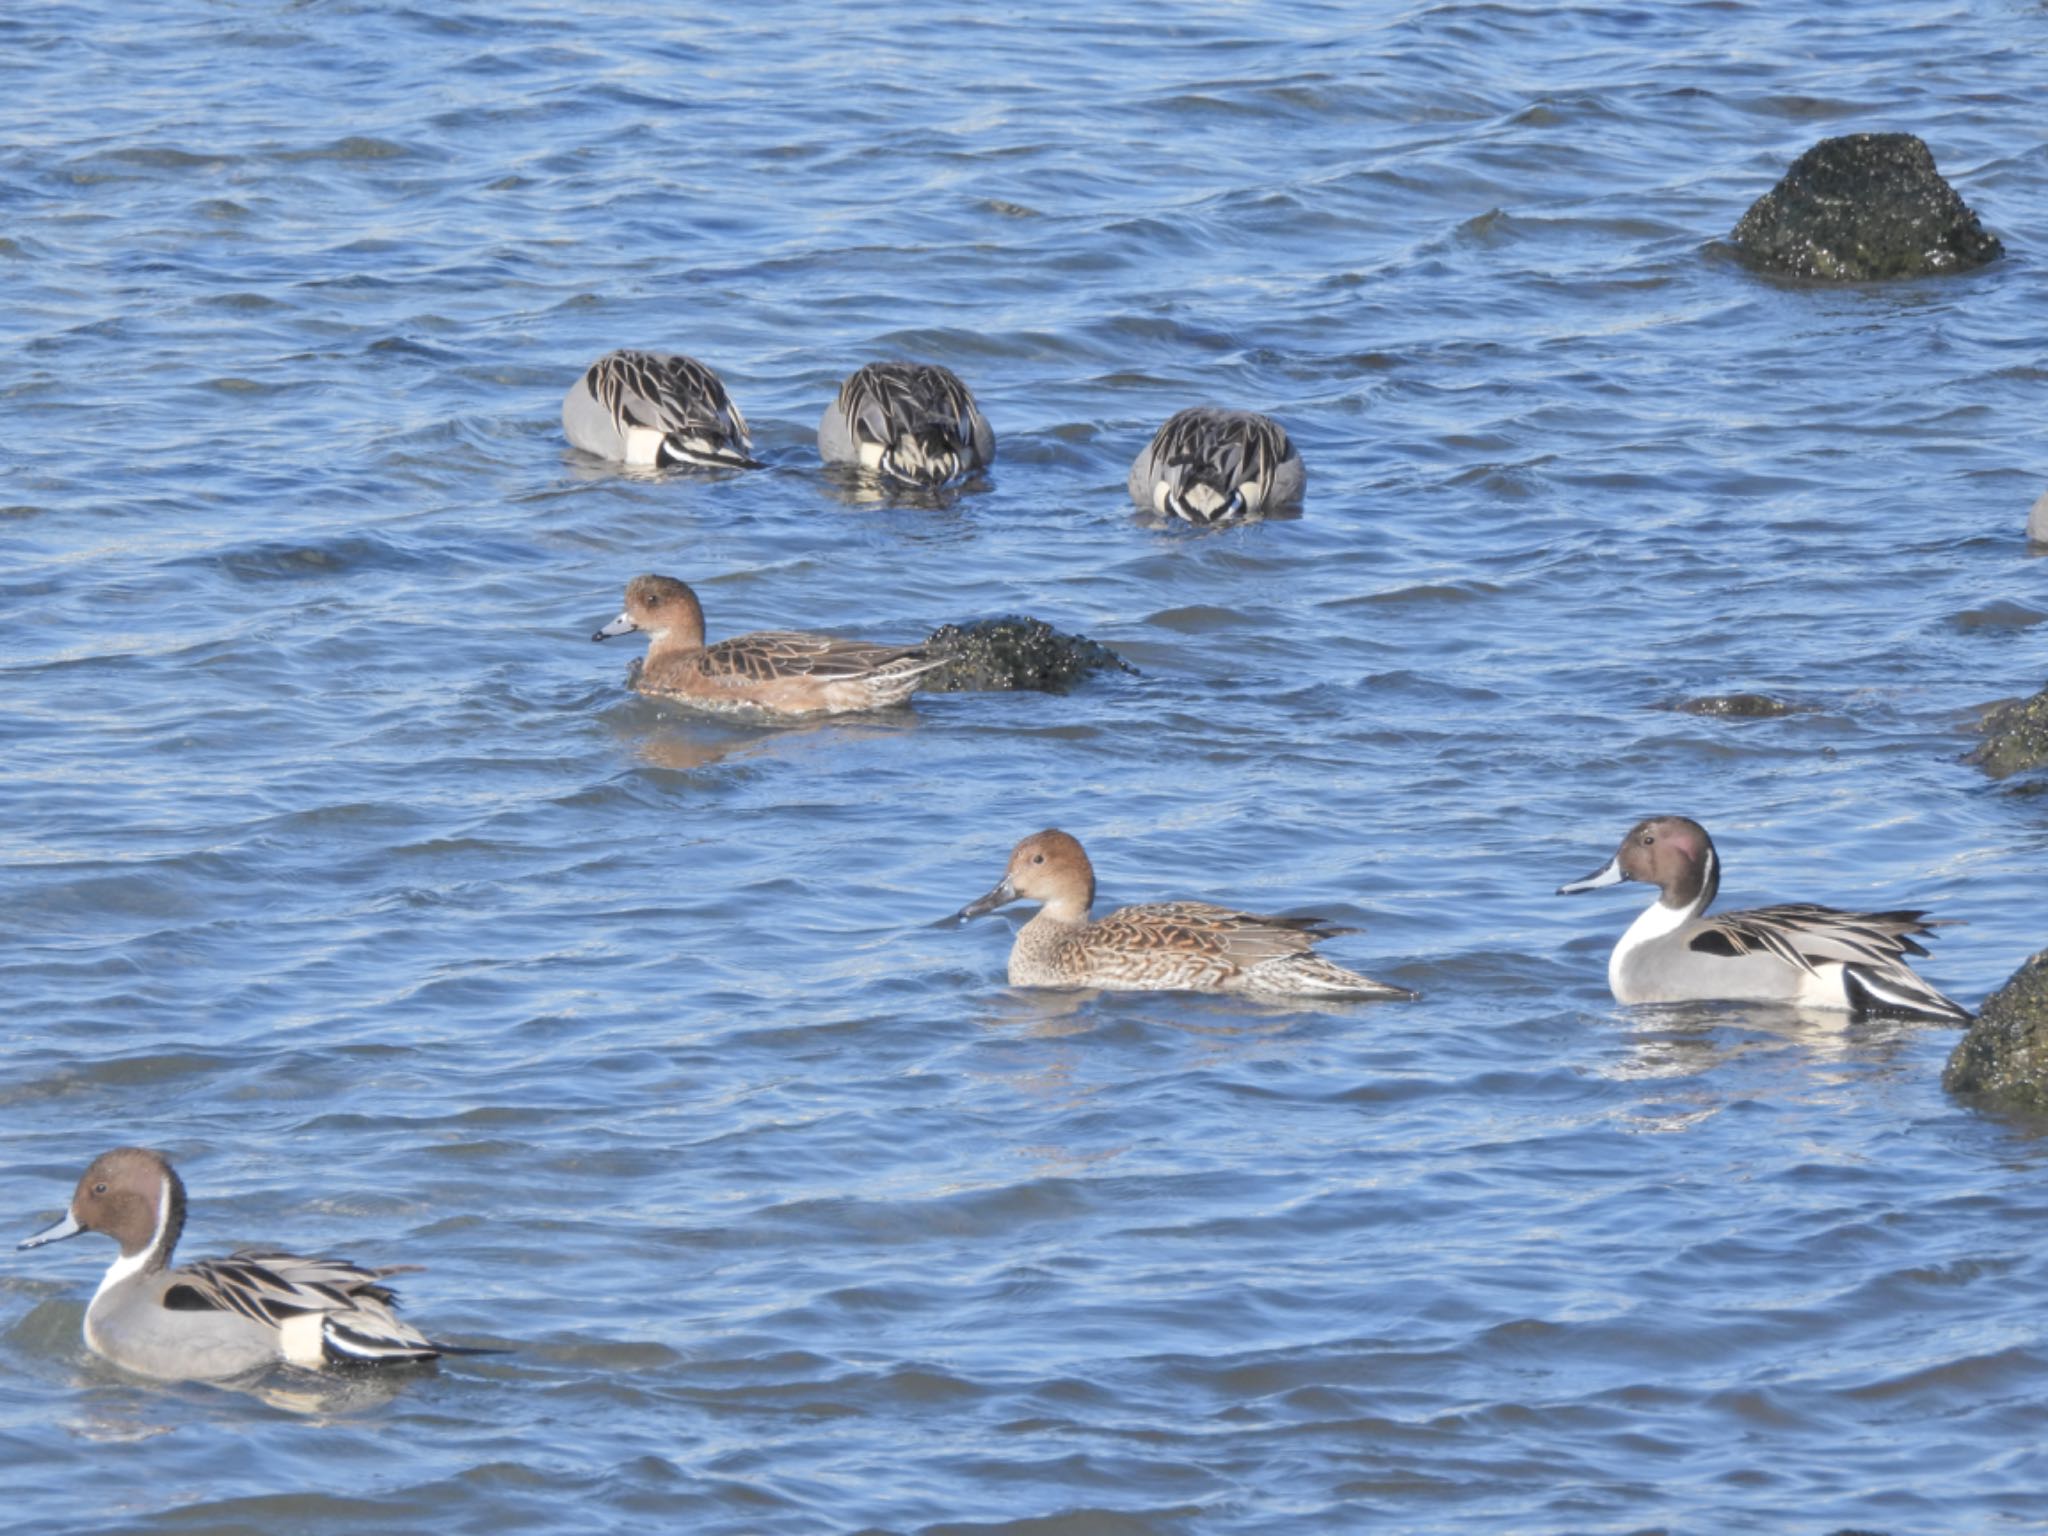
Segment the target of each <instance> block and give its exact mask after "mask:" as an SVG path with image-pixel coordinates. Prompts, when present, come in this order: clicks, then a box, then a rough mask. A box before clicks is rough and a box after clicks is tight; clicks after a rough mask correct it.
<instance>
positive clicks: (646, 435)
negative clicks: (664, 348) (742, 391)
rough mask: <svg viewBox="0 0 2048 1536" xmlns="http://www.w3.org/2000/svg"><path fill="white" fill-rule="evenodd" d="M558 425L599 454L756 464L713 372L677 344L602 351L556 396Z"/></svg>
mask: <svg viewBox="0 0 2048 1536" xmlns="http://www.w3.org/2000/svg"><path fill="white" fill-rule="evenodd" d="M562 431H563V432H564V433H566V434H567V435H568V438H569V441H570V442H571V443H573V444H575V445H576V446H577V447H578V448H581V449H582V450H583V451H584V452H586V453H594V454H596V455H597V456H598V457H599V458H604V459H616V460H618V461H620V462H622V463H626V464H651V465H654V466H656V467H657V468H662V469H667V468H671V467H673V466H675V465H680V464H687V465H693V466H695V467H697V468H699V469H759V468H760V467H761V464H760V461H759V460H758V459H756V458H755V457H754V456H753V452H754V441H753V438H752V437H751V436H750V435H749V434H748V432H747V419H746V417H744V416H742V415H741V414H740V408H739V407H738V406H736V405H734V404H733V403H732V397H731V396H730V395H728V394H727V393H726V392H725V385H724V383H723V382H721V381H720V379H719V377H718V375H717V374H715V373H713V372H712V371H711V370H710V369H709V368H706V367H705V366H704V365H703V364H702V363H700V362H698V361H697V360H696V359H695V358H694V357H684V356H683V355H682V354H681V353H678V352H631V351H627V352H607V353H606V354H605V355H604V356H603V357H600V358H599V359H598V360H597V361H596V362H594V363H592V364H591V365H590V367H589V368H588V369H587V370H586V371H585V372H584V375H583V377H582V378H580V379H578V380H577V381H576V383H575V384H574V385H573V386H572V387H571V388H570V390H569V393H568V394H567V395H565V396H563V398H562Z"/></svg>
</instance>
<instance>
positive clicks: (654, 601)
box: [647, 593, 661, 608]
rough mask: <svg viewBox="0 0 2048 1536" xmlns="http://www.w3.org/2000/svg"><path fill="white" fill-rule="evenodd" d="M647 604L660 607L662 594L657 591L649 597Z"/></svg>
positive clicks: (651, 606)
mask: <svg viewBox="0 0 2048 1536" xmlns="http://www.w3.org/2000/svg"><path fill="white" fill-rule="evenodd" d="M647 606H648V607H650V608H659V607H660V606H661V596H660V594H659V593H656V594H654V595H653V596H650V597H649V598H648V599H647Z"/></svg>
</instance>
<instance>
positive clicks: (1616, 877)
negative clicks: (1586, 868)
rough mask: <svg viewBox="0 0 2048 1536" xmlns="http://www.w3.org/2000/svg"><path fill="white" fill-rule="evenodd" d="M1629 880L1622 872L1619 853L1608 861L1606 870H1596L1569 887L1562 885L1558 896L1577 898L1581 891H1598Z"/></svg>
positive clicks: (1573, 882) (1558, 890)
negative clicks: (1605, 886) (1606, 886)
mask: <svg viewBox="0 0 2048 1536" xmlns="http://www.w3.org/2000/svg"><path fill="white" fill-rule="evenodd" d="M1627 878H1628V876H1627V875H1624V874H1623V873H1622V872H1621V855H1620V854H1618V853H1617V854H1616V855H1615V856H1614V857H1613V858H1611V859H1609V860H1608V861H1607V864H1606V866H1605V867H1604V868H1602V869H1598V870H1595V871H1594V872H1593V873H1592V874H1590V875H1588V876H1586V878H1585V879H1583V880H1574V881H1572V882H1571V883H1570V884H1568V885H1560V886H1559V887H1558V888H1557V894H1558V895H1560V896H1575V895H1577V894H1578V893H1579V892H1580V891H1597V890H1599V889H1600V887H1601V886H1603V885H1619V884H1621V882H1622V881H1624V880H1626V879H1627Z"/></svg>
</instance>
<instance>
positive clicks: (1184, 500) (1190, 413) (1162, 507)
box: [1130, 405, 1307, 523]
mask: <svg viewBox="0 0 2048 1536" xmlns="http://www.w3.org/2000/svg"><path fill="white" fill-rule="evenodd" d="M1306 478H1307V476H1306V472H1305V471H1304V470H1303V469H1302V465H1301V455H1300V454H1298V453H1296V452H1295V451H1294V444H1293V443H1291V442H1289V441H1288V440H1287V433H1286V430H1285V429H1284V428H1282V427H1281V425H1280V423H1279V422H1277V421H1275V420H1274V419H1273V418H1272V417H1270V416H1261V415H1259V414H1258V413H1257V412H1255V411H1226V410H1221V409H1219V408H1218V407H1216V406H1213V405H1197V406H1193V407H1191V408H1190V409H1188V410H1185V411H1181V412H1179V413H1177V414H1176V415H1174V416H1173V417H1171V418H1169V419H1168V421H1167V423H1166V425H1165V426H1163V427H1161V428H1160V429H1159V430H1158V432H1157V433H1155V434H1154V435H1153V438H1152V441H1151V442H1149V443H1147V444H1146V445H1145V451H1144V452H1143V453H1141V454H1139V455H1138V457H1137V459H1136V460H1135V461H1134V462H1133V463H1132V464H1131V480H1130V487H1131V500H1133V501H1135V502H1136V503H1137V504H1138V505H1139V506H1141V507H1144V508H1145V509H1146V510H1148V511H1151V512H1157V513H1160V514H1161V515H1163V516H1167V517H1179V518H1185V519H1186V520H1187V521H1188V522H1191V523H1223V522H1232V521H1235V520H1237V519H1240V518H1248V517H1259V516H1261V515H1263V514H1264V513H1267V512H1271V511H1276V510H1278V509H1279V508H1281V507H1285V506H1289V505H1291V504H1293V503H1295V502H1298V501H1300V500H1301V491H1302V485H1303V483H1304V482H1305V480H1306Z"/></svg>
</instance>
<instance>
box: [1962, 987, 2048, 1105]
mask: <svg viewBox="0 0 2048 1536" xmlns="http://www.w3.org/2000/svg"><path fill="white" fill-rule="evenodd" d="M1941 1086H1942V1087H1944V1088H1946V1089H1947V1090H1948V1091H1949V1092H1950V1093H1968V1094H1984V1095H1987V1096H1989V1097H1992V1098H1995V1099H1997V1100H1998V1101H1999V1102H2000V1103H2001V1104H2005V1105H2008V1106H2010V1107H2011V1108H2014V1109H2026V1110H2037V1111H2044V1112H2048V949H2044V950H2042V951H2041V953H2039V954H2038V955H2036V956H2034V958H2033V959H2031V960H2029V961H2028V962H2027V963H2026V964H2025V965H2023V966H2021V967H2020V968H2019V969H2018V970H2017V971H2015V972H2013V975H2012V979H2011V980H2009V981H2008V982H2006V984H2005V985H2004V986H2002V987H2000V988H1999V989H1998V990H1997V991H1996V992H1994V993H1992V994H1991V995H1990V996H1989V997H1987V998H1985V999H1984V1006H1983V1007H1982V1008H1980V1009H1978V1010H1977V1022H1976V1023H1974V1024H1972V1025H1971V1026H1970V1032H1969V1033H1968V1034H1966V1035H1964V1036H1963V1038H1962V1042H1961V1043H1960V1044H1959V1045H1957V1046H1956V1048H1955V1050H1954V1051H1953V1052H1952V1053H1951V1054H1950V1056H1949V1058H1948V1066H1947V1067H1946V1068H1945V1069H1943V1071H1942V1074H1941Z"/></svg>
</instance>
